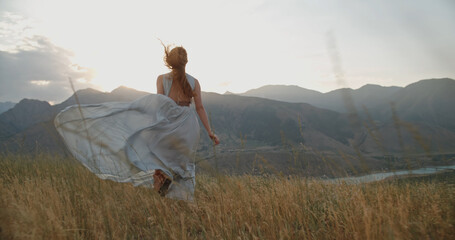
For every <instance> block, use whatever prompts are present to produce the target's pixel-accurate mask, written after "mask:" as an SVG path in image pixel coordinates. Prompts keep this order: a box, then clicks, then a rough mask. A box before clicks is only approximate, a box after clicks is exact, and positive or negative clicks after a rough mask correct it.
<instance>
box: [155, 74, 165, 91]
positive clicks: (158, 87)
mask: <svg viewBox="0 0 455 240" xmlns="http://www.w3.org/2000/svg"><path fill="white" fill-rule="evenodd" d="M156 93H158V94H162V95H164V88H163V75H159V76H158V78H157V79H156Z"/></svg>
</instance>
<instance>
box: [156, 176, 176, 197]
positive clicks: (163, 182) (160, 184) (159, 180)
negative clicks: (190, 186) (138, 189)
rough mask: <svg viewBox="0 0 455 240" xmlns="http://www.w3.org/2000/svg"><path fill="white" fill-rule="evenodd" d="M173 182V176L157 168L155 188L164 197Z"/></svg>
mask: <svg viewBox="0 0 455 240" xmlns="http://www.w3.org/2000/svg"><path fill="white" fill-rule="evenodd" d="M171 183H172V180H171V178H170V177H169V176H167V175H166V174H165V173H164V172H163V171H161V170H159V169H157V170H155V174H153V188H154V189H155V191H157V192H158V193H159V194H160V195H161V196H162V197H164V196H166V193H167V190H168V189H169V186H170V185H171Z"/></svg>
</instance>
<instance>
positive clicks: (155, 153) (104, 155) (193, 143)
mask: <svg viewBox="0 0 455 240" xmlns="http://www.w3.org/2000/svg"><path fill="white" fill-rule="evenodd" d="M164 59H165V64H166V66H167V67H169V69H170V70H171V71H170V72H169V73H166V74H163V75H160V76H158V79H157V82H156V85H157V92H158V94H149V95H147V96H144V97H142V98H140V99H138V100H135V101H133V102H126V103H125V102H108V103H102V104H91V105H75V106H70V107H68V108H66V109H65V110H63V111H62V112H61V113H59V114H58V115H57V116H56V118H55V121H54V123H55V126H56V128H57V130H58V132H59V133H60V135H61V136H62V137H63V139H64V141H65V143H66V146H67V147H68V149H69V150H70V152H71V153H72V154H73V155H74V156H75V158H76V159H78V160H79V161H80V162H81V163H82V164H83V165H84V166H86V167H87V168H88V169H90V170H91V171H92V172H93V173H95V174H96V175H97V176H98V177H100V178H102V179H110V180H113V181H117V182H131V183H133V184H134V185H153V186H154V188H155V189H156V190H157V191H158V192H159V193H160V194H161V195H162V196H166V197H169V198H174V199H181V200H186V201H193V194H194V187H195V166H194V161H192V160H193V158H194V154H195V152H196V149H197V145H198V141H199V130H200V127H199V122H198V120H197V115H198V116H199V118H200V120H201V122H202V124H203V125H204V127H205V129H206V130H207V133H208V135H209V137H210V138H211V139H212V140H213V142H214V143H215V144H219V142H220V141H219V139H218V137H217V136H216V135H215V134H214V133H213V132H212V130H211V129H210V125H209V123H208V119H207V114H206V112H205V109H204V106H203V104H202V99H201V87H200V85H199V82H198V81H197V79H195V78H193V77H192V76H190V75H189V74H187V73H186V72H185V66H186V63H187V62H188V60H187V53H186V50H185V49H184V48H183V47H176V48H173V49H172V50H170V48H169V47H165V58H164ZM192 101H194V104H195V110H194V108H191V107H190V104H191V102H192Z"/></svg>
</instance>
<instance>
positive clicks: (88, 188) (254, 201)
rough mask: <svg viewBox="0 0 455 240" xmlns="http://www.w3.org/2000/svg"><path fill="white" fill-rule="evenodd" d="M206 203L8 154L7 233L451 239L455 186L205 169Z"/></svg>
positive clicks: (199, 195)
mask: <svg viewBox="0 0 455 240" xmlns="http://www.w3.org/2000/svg"><path fill="white" fill-rule="evenodd" d="M196 187H197V188H196V189H197V190H196V199H197V204H187V203H184V202H177V201H173V200H169V199H164V198H161V197H159V196H158V194H156V193H155V192H153V191H152V190H151V189H148V188H143V187H137V188H135V187H133V186H131V185H130V184H122V183H115V182H111V181H103V180H99V179H98V178H97V177H96V176H95V175H93V174H92V173H90V172H89V171H88V170H86V169H85V168H84V167H82V166H81V165H80V164H78V163H74V162H71V161H69V160H65V161H63V160H62V159H58V158H55V159H53V158H52V157H49V156H45V155H42V156H35V157H20V156H8V157H0V228H1V231H0V238H1V239H449V238H452V237H453V236H455V227H454V225H455V191H454V186H453V185H449V184H444V183H438V182H414V183H409V182H404V183H398V182H380V183H374V184H359V185H348V184H333V183H327V182H322V181H317V180H310V179H302V178H284V177H253V176H237V177H235V176H217V177H208V176H198V178H197V186H196Z"/></svg>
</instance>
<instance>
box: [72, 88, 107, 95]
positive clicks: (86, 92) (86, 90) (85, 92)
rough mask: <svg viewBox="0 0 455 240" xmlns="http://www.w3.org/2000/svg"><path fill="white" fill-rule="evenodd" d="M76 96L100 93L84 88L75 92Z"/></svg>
mask: <svg viewBox="0 0 455 240" xmlns="http://www.w3.org/2000/svg"><path fill="white" fill-rule="evenodd" d="M76 93H77V94H81V93H82V94H91V93H101V91H99V90H96V89H93V88H85V89H80V90H77V91H76Z"/></svg>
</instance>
